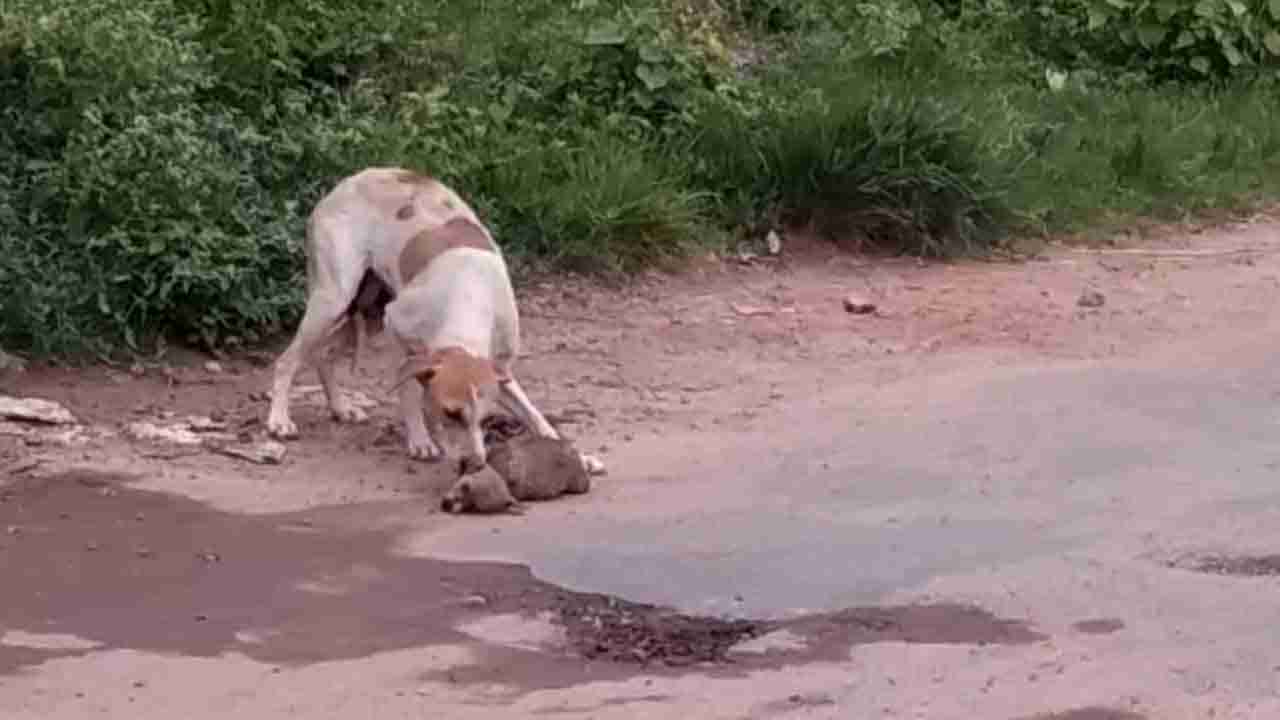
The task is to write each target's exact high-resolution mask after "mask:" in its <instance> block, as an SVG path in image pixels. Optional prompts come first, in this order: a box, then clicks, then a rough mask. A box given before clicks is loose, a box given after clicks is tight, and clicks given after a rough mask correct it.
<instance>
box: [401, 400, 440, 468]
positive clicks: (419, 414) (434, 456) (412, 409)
mask: <svg viewBox="0 0 1280 720" xmlns="http://www.w3.org/2000/svg"><path fill="white" fill-rule="evenodd" d="M423 394H424V393H423V390H422V384H421V383H419V382H418V381H417V380H410V381H409V382H406V383H405V384H404V385H401V386H400V411H401V413H402V415H403V418H402V419H403V420H404V439H405V445H406V446H407V449H408V451H409V457H411V458H413V459H415V460H439V459H440V458H441V457H442V456H443V455H444V453H443V452H441V450H440V446H439V445H437V444H436V441H435V438H433V437H432V434H431V432H430V431H428V430H427V423H426V418H425V415H424V413H423V408H422V396H423Z"/></svg>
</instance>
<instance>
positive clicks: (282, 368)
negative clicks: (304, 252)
mask: <svg viewBox="0 0 1280 720" xmlns="http://www.w3.org/2000/svg"><path fill="white" fill-rule="evenodd" d="M342 239H344V238H342ZM338 240H340V238H337V237H335V234H334V233H332V232H329V231H327V229H326V228H325V227H324V226H323V225H322V224H321V223H314V222H313V223H311V224H310V226H309V227H308V245H309V248H308V257H307V285H308V297H307V309H306V311H305V312H304V313H303V316H302V322H301V323H299V324H298V331H297V333H296V334H295V335H294V337H293V341H292V342H291V343H289V347H288V348H286V349H285V351H284V352H283V353H281V354H280V357H279V358H278V359H277V360H276V364H275V371H274V373H273V377H272V384H271V409H270V411H269V412H268V414H267V432H268V433H270V434H271V435H273V436H275V437H278V438H294V437H297V436H298V428H297V426H296V425H295V424H294V423H293V419H292V418H291V417H290V413H289V393H290V391H291V389H292V388H293V381H294V379H295V378H296V377H297V375H298V373H299V372H300V371H301V370H302V369H303V367H304V366H305V365H307V364H308V363H312V362H315V363H316V365H317V368H316V369H317V371H318V374H319V375H320V381H321V384H322V385H323V386H324V389H325V394H326V395H327V396H328V399H329V408H330V410H331V411H332V412H333V413H334V415H335V416H337V415H339V413H340V411H342V410H344V405H345V399H344V398H342V397H341V396H340V395H339V393H338V391H337V387H336V385H335V381H334V377H333V359H332V357H329V356H328V354H327V353H326V354H325V355H322V356H320V357H317V353H318V352H320V351H322V350H325V349H326V348H325V346H326V345H328V344H329V343H331V342H332V341H333V340H334V339H335V334H336V333H338V332H339V331H341V330H343V329H344V327H343V326H344V325H345V324H346V322H347V318H346V312H347V309H348V308H349V307H350V306H351V302H352V300H354V299H355V296H356V292H357V290H358V288H359V284H360V278H361V277H363V275H364V271H365V266H364V263H363V261H362V259H361V258H360V257H359V256H358V255H356V254H355V253H354V252H353V251H352V248H353V247H354V246H353V244H352V243H345V242H339V241H338ZM335 398H336V406H335ZM348 415H349V413H348Z"/></svg>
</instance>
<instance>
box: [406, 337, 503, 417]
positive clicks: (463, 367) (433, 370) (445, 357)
mask: <svg viewBox="0 0 1280 720" xmlns="http://www.w3.org/2000/svg"><path fill="white" fill-rule="evenodd" d="M412 379H417V381H418V382H420V383H422V385H423V386H424V387H425V388H426V390H427V397H428V398H429V399H430V400H431V403H432V404H433V405H434V406H435V407H436V408H438V409H440V410H442V411H457V410H461V409H462V408H464V407H466V406H467V405H468V404H470V402H471V400H472V398H473V397H474V393H475V392H476V391H478V390H479V389H480V388H481V387H484V386H485V385H496V384H497V383H498V373H497V371H496V370H494V367H493V362H492V361H490V360H489V359H487V358H480V357H476V356H474V355H472V354H471V353H469V352H467V351H466V350H463V349H462V348H459V347H447V348H441V349H439V350H436V351H434V352H431V353H428V354H423V353H415V354H412V355H410V356H409V357H408V358H406V359H405V361H404V363H403V364H402V365H401V366H400V373H399V375H398V376H397V377H396V382H395V384H394V385H393V386H392V389H395V388H398V387H400V386H401V385H403V384H404V383H406V382H408V381H409V380H412Z"/></svg>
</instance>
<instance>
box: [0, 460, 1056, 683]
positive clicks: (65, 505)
mask: <svg viewBox="0 0 1280 720" xmlns="http://www.w3.org/2000/svg"><path fill="white" fill-rule="evenodd" d="M130 481H131V478H127V477H119V476H110V475H104V474H98V473H92V472H74V473H68V474H64V475H60V476H56V477H51V478H44V479H39V480H36V479H25V480H19V481H16V482H13V483H11V484H9V485H8V486H5V487H3V488H0V532H2V533H3V534H0V576H3V577H4V578H5V583H4V586H3V588H0V637H10V638H15V637H16V638H23V637H26V638H37V639H38V638H41V637H43V638H54V639H58V638H62V639H66V638H73V639H75V642H23V643H10V644H0V674H5V673H13V672H17V671H20V670H22V669H23V668H27V667H32V666H35V665H38V664H40V663H42V662H44V661H46V660H49V659H52V658H57V657H70V656H81V655H86V654H89V653H92V652H98V651H101V650H113V649H123V648H128V649H133V650H139V651H148V652H154V653H163V654H176V655H184V656H195V657H216V656H219V655H222V654H224V653H227V652H237V653H241V654H243V655H245V656H248V657H250V658H253V659H255V660H258V661H260V662H263V663H269V664H278V665H304V664H310V663H317V662H325V661H334V660H342V659H351V658H359V657H366V656H369V655H372V654H375V653H380V652H387V651H394V650H401V649H407V648H414V647H427V646H433V645H465V646H467V647H470V648H474V649H475V650H476V652H477V654H478V661H477V664H476V665H474V666H467V667H462V668H454V669H453V670H450V671H449V673H448V675H449V678H450V679H451V680H453V681H455V682H485V683H488V682H497V683H501V684H504V685H513V686H517V687H524V688H549V687H568V686H572V685H575V684H578V683H580V682H583V681H586V680H602V679H614V678H625V677H628V676H631V675H635V674H637V673H640V672H644V673H648V674H661V673H679V672H685V671H688V670H689V669H690V668H694V669H697V670H698V671H699V672H708V673H712V672H741V671H745V670H750V669H755V668H761V667H779V666H783V665H795V664H803V663H809V662H815V661H826V660H839V659H843V658H845V657H847V656H848V653H849V650H850V648H851V647H852V646H853V645H857V644H865V643H873V642H887V641H894V642H907V643H912V642H918V643H952V644H987V643H1000V644H1016V643H1030V642H1035V641H1038V640H1040V639H1043V637H1042V636H1040V635H1038V634H1037V633H1034V632H1032V631H1031V630H1030V629H1028V628H1027V627H1026V626H1025V625H1024V624H1022V623H1019V622H1015V621H1009V620H1001V619H999V618H996V617H994V616H992V615H990V614H989V613H986V612H984V611H982V610H980V609H976V608H970V607H962V606H950V605H932V606H906V607H870V608H855V609H850V610H843V611H840V612H835V613H826V614H821V615H810V616H802V617H799V618H795V619H789V620H784V621H754V620H724V619H718V618H711V617H694V616H690V615H684V614H680V613H677V612H674V611H672V610H670V609H667V608H663V607H658V606H655V605H647V604H642V603H633V602H629V601H626V600H622V599H619V598H616V597H612V596H608V595H600V594H592V593H579V592H574V591H570V590H566V589H564V588H561V587H558V586H555V585H552V584H550V583H547V582H544V581H542V580H539V579H537V578H536V577H534V576H533V574H532V573H531V572H530V570H529V569H528V568H527V567H524V566H520V565H514V564H505V563H489V562H454V561H443V560H436V559H431V558H420V557H404V556H401V555H397V554H395V553H394V552H393V547H394V543H395V539H396V537H395V532H394V530H388V529H386V527H387V525H388V523H379V522H374V523H369V524H370V525H373V526H377V527H378V528H379V529H376V530H370V529H361V528H353V527H352V525H353V524H354V523H353V522H352V518H353V517H354V518H359V519H360V520H361V521H365V520H368V519H369V516H371V515H375V516H376V513H377V512H378V508H379V507H381V506H367V505H366V506H348V507H343V508H336V509H335V508H327V509H323V510H316V511H307V512H299V513H287V514H277V515H236V514H231V513H224V512H221V511H218V510H215V509H212V508H210V507H208V506H206V505H203V504H201V503H198V502H195V501H192V500H189V499H186V498H182V497H176V496H171V495H166V494H161V493H156V492H151V491H145V490H139V489H136V488H133V487H130V486H129V482H130ZM383 510H384V511H385V512H386V514H387V515H388V516H394V515H395V514H396V513H397V512H399V513H401V514H403V505H402V504H399V505H395V506H394V507H392V505H391V504H388V505H387V506H386V508H383ZM520 618H527V619H542V620H544V621H545V622H546V623H549V624H550V625H552V626H554V628H555V629H556V631H557V632H555V633H553V634H545V635H538V634H535V635H530V636H529V637H523V636H521V637H512V638H504V637H492V636H493V635H494V634H495V633H497V634H498V635H505V633H506V631H505V630H504V628H507V629H510V628H517V629H520V628H524V625H522V624H521V622H519V619H520ZM526 629H527V628H526ZM521 632H524V630H521ZM770 633H774V634H775V635H774V636H775V637H778V636H780V635H779V634H780V633H781V634H785V635H787V636H789V637H794V638H797V639H798V640H797V641H796V642H791V643H773V644H769V643H765V644H764V645H763V646H762V648H761V649H760V650H759V651H758V652H754V653H748V654H731V652H730V650H731V649H732V648H733V647H734V646H735V645H739V644H741V643H744V642H747V641H750V640H752V639H754V638H758V637H763V636H765V635H768V634H770ZM516 634H519V633H516ZM504 640H505V641H504Z"/></svg>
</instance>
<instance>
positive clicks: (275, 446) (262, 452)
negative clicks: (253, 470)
mask: <svg viewBox="0 0 1280 720" xmlns="http://www.w3.org/2000/svg"><path fill="white" fill-rule="evenodd" d="M210 447H211V448H212V449H213V451H214V452H218V453H221V454H223V455H228V456H230V457H234V458H240V459H241V460H248V461H249V462H251V463H256V464H258V465H279V464H280V463H282V462H284V456H285V454H286V453H287V452H288V447H286V446H285V444H284V443H281V442H276V441H275V440H263V441H261V442H256V443H255V442H250V443H240V444H231V445H222V444H217V445H211V446H210Z"/></svg>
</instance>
